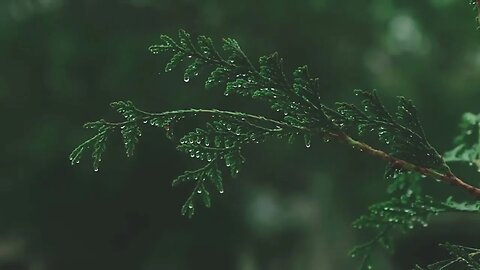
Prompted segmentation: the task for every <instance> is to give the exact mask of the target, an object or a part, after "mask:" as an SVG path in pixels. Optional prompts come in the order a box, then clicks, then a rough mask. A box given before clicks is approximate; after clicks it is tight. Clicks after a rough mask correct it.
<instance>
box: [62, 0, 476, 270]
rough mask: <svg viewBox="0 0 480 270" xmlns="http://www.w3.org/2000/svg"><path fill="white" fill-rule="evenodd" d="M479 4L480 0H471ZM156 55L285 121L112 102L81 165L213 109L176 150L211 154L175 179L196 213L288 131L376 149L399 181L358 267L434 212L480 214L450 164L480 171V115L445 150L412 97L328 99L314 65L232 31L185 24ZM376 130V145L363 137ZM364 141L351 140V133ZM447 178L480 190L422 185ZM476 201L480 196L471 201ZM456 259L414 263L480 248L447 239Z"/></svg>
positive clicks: (376, 213) (464, 257)
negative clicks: (248, 155) (261, 50)
mask: <svg viewBox="0 0 480 270" xmlns="http://www.w3.org/2000/svg"><path fill="white" fill-rule="evenodd" d="M470 3H471V4H472V5H473V6H474V7H475V8H478V1H476V0H474V1H470ZM149 50H150V52H151V53H152V54H160V53H162V54H164V53H165V54H171V55H172V57H171V59H170V61H169V62H168V63H167V64H166V66H165V72H169V71H171V70H173V69H174V68H176V67H178V66H179V65H184V66H186V68H185V70H184V75H183V80H184V81H185V82H189V81H190V80H191V79H193V78H194V77H196V76H197V75H199V73H200V72H205V70H209V71H208V73H209V76H208V78H207V79H206V81H205V88H207V89H209V88H215V87H221V88H223V89H224V95H226V96H229V95H240V96H243V97H247V98H252V99H257V100H260V101H263V102H264V103H265V104H266V105H267V106H269V107H270V108H271V109H272V110H274V111H277V112H282V113H283V117H281V118H279V119H273V118H268V117H265V116H262V115H253V114H249V113H246V112H237V111H221V110H217V109H184V110H175V111H167V112H161V113H151V112H146V111H143V110H141V109H139V108H137V107H136V106H135V105H134V104H133V102H131V101H118V102H113V103H111V107H112V108H113V109H114V110H115V111H117V112H118V113H119V114H120V115H121V116H122V117H123V120H122V121H118V122H108V121H106V120H104V119H101V120H98V121H95V122H90V123H87V124H85V128H89V129H93V130H94V131H95V135H94V136H92V137H91V138H90V139H88V140H86V141H84V142H83V143H82V144H80V145H79V146H78V147H76V148H75V149H74V150H73V151H72V153H71V154H70V160H71V162H72V164H76V163H79V161H80V159H81V158H82V157H83V155H85V153H86V152H87V151H90V152H91V157H92V161H93V169H94V170H95V171H97V170H98V169H99V165H100V162H101V160H102V155H103V153H104V152H105V150H106V147H107V141H108V138H109V137H110V136H112V135H113V134H114V133H119V134H120V135H121V137H122V139H123V142H124V146H125V152H126V155H127V156H131V155H133V153H134V150H135V146H136V144H137V143H138V142H139V139H140V137H141V136H142V128H143V127H144V126H146V125H151V126H154V127H160V128H162V129H163V130H164V131H165V133H166V136H167V137H168V138H170V139H171V140H172V141H176V140H175V136H174V134H175V130H176V126H177V125H180V124H181V122H182V120H184V119H186V118H198V117H204V116H208V119H210V120H208V121H206V123H205V125H204V126H203V127H197V128H195V129H194V130H192V131H191V132H189V133H187V134H184V135H183V136H182V137H181V138H180V139H179V140H178V146H177V149H178V150H179V151H181V152H184V153H186V154H187V155H189V156H190V157H191V158H194V159H199V160H201V161H203V166H201V167H200V168H194V169H190V170H186V171H185V172H184V173H183V174H181V175H180V176H178V177H177V178H176V179H174V180H173V183H172V185H173V186H177V185H180V184H188V185H191V186H192V192H191V194H190V195H189V196H188V198H187V199H186V201H185V203H184V204H183V206H182V209H181V213H182V214H183V215H186V216H188V217H192V216H193V215H194V214H195V211H196V209H197V208H198V204H199V203H201V204H203V205H204V206H206V207H210V206H211V204H212V203H211V195H210V193H211V192H212V191H215V192H218V193H223V192H224V189H223V185H224V182H223V178H224V174H225V173H226V172H228V173H229V174H230V175H231V176H236V175H238V174H239V172H240V170H241V169H242V165H243V163H244V162H245V160H246V159H245V157H244V156H243V152H242V149H243V148H244V147H245V146H246V145H248V144H255V143H261V142H264V141H267V140H273V139H280V140H283V141H286V142H290V143H291V142H292V141H293V140H295V139H296V138H301V139H303V140H304V142H305V146H306V147H310V140H311V137H313V136H321V137H323V138H324V140H325V142H329V141H335V142H339V143H343V144H347V145H350V146H351V147H352V148H354V149H356V150H359V151H362V152H366V153H369V154H371V155H373V156H375V157H378V158H381V159H383V160H385V161H386V163H387V166H386V169H385V178H386V179H391V180H392V181H391V184H390V185H389V187H388V189H387V193H388V194H389V195H390V199H389V200H387V201H384V202H379V203H376V204H374V205H372V206H370V207H369V209H368V212H367V213H366V214H365V215H363V216H361V217H360V218H358V219H357V220H356V221H355V222H354V224H353V227H354V228H356V229H370V230H373V231H375V234H374V235H373V237H372V238H371V240H370V241H368V242H366V243H364V244H361V245H358V246H356V247H354V249H353V250H352V251H351V252H350V254H351V256H352V257H353V258H359V260H360V262H359V264H360V269H372V267H373V262H372V256H371V254H372V252H373V251H374V250H375V249H376V248H384V249H386V250H388V251H392V250H393V245H394V238H395V236H396V235H398V232H401V233H407V232H408V231H409V230H411V229H414V228H415V227H417V226H421V227H426V226H428V224H429V221H430V219H431V218H432V217H434V216H437V215H441V214H444V213H451V212H463V213H470V214H476V215H478V214H479V213H480V202H479V201H478V199H479V198H480V190H479V189H477V188H475V187H474V186H472V185H469V184H467V183H465V182H464V181H463V180H461V179H459V178H458V177H456V176H455V175H454V174H453V172H452V170H451V169H450V167H449V165H448V164H449V163H451V162H466V163H468V164H470V165H475V166H477V167H478V168H479V170H480V115H475V114H472V113H465V114H464V115H463V117H462V120H461V123H460V133H459V135H458V136H457V137H456V138H455V140H454V144H455V145H454V148H453V149H452V150H450V151H448V152H446V153H445V154H444V155H441V154H440V153H439V151H438V150H436V149H435V148H434V147H433V146H432V145H431V144H430V143H429V142H428V140H427V136H426V133H425V131H424V130H423V127H422V124H421V121H420V119H419V116H418V112H417V110H416V108H415V106H414V105H413V102H412V101H411V100H409V99H407V98H405V97H398V106H397V108H396V109H395V110H394V111H390V110H388V109H387V108H386V107H385V106H384V105H383V103H382V101H381V99H380V98H379V96H378V93H377V92H376V91H364V90H355V91H354V94H355V95H356V96H358V97H359V99H360V101H359V104H360V105H355V104H350V103H344V102H337V103H334V105H331V102H327V101H324V100H323V98H322V89H320V87H319V83H318V79H317V78H315V77H314V76H312V75H311V74H310V71H309V69H308V67H307V66H301V67H298V68H297V69H295V70H293V71H286V70H285V69H284V66H283V59H282V58H281V57H280V56H279V55H278V54H277V53H272V54H268V55H265V56H262V57H260V59H259V60H258V63H255V62H253V61H251V60H250V59H249V58H248V57H247V56H246V54H245V53H244V51H243V50H242V49H241V47H240V46H239V44H238V43H237V41H236V40H234V39H232V38H225V39H223V41H222V50H219V49H217V47H216V46H215V43H214V42H213V40H212V39H211V38H209V37H206V36H198V37H196V38H194V37H192V36H191V35H190V34H189V33H188V32H186V31H184V30H180V31H179V33H178V37H177V38H174V37H171V36H168V35H162V36H161V37H160V43H159V44H155V45H152V46H150V47H149ZM372 134H373V135H374V137H375V138H377V142H376V145H379V147H380V148H381V150H380V149H376V148H373V147H372V146H370V145H369V144H367V143H365V142H363V141H362V140H361V139H362V138H368V137H371V135H372ZM357 136H358V137H359V138H360V139H359V140H357V139H353V137H357ZM426 177H427V178H430V179H432V180H436V181H437V182H446V183H450V184H453V185H455V186H456V187H458V188H462V189H465V190H466V191H468V192H470V193H471V194H472V195H474V197H466V198H463V199H462V200H461V201H460V202H457V201H455V200H454V199H453V198H452V197H449V198H444V199H441V198H435V197H434V196H432V195H431V194H429V193H428V191H426V190H424V189H423V187H422V186H423V183H422V182H423V181H424V180H423V178H426ZM472 199H473V200H472ZM442 246H443V247H444V248H445V249H446V250H447V251H448V252H449V254H450V255H451V258H448V259H445V260H442V261H439V262H437V263H433V264H431V265H428V266H426V267H425V268H423V267H422V266H418V265H417V266H415V269H418V270H421V269H430V270H432V269H437V270H440V269H458V267H459V265H463V266H465V267H467V268H468V269H477V270H479V269H480V256H479V255H480V250H479V249H476V248H470V247H464V246H461V245H455V244H450V243H446V244H442Z"/></svg>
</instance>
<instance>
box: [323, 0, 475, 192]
mask: <svg viewBox="0 0 480 270" xmlns="http://www.w3.org/2000/svg"><path fill="white" fill-rule="evenodd" d="M479 1H480V0H479ZM330 136H331V137H334V138H336V139H337V140H338V141H340V142H343V143H346V144H348V145H351V146H353V148H355V149H357V150H359V151H362V152H365V153H368V154H370V155H372V156H375V157H378V158H380V159H383V160H386V161H388V162H390V163H391V164H393V165H394V166H395V167H398V168H402V169H404V170H407V171H411V172H418V173H420V174H422V175H425V176H429V177H432V178H434V179H437V180H440V181H443V182H445V183H449V184H452V185H454V186H457V187H459V188H462V189H464V190H466V191H468V192H469V193H470V194H472V195H473V196H474V197H475V198H477V199H478V200H480V188H477V187H474V186H472V185H470V184H468V183H466V182H464V181H463V180H461V179H460V178H458V177H457V176H455V175H454V174H453V173H447V174H442V173H440V172H437V171H435V170H433V169H430V168H426V167H422V166H419V165H415V164H412V163H410V162H408V161H405V160H403V159H399V158H396V157H394V156H392V155H389V154H387V153H386V152H384V151H382V150H378V149H375V148H373V147H371V146H370V145H368V144H366V143H363V142H360V141H357V140H354V139H353V138H351V137H350V136H348V135H347V134H345V133H338V134H330Z"/></svg>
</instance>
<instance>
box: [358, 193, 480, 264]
mask: <svg viewBox="0 0 480 270" xmlns="http://www.w3.org/2000/svg"><path fill="white" fill-rule="evenodd" d="M448 212H458V213H474V214H479V213H480V203H478V202H477V203H475V204H466V203H458V202H455V201H453V199H452V198H448V199H447V201H445V202H439V201H436V200H434V199H433V198H432V197H430V196H424V195H419V194H415V193H414V192H413V191H412V190H411V189H407V190H406V193H405V194H404V195H402V196H400V197H398V198H396V197H394V198H391V199H390V200H388V201H385V202H381V203H377V204H374V205H372V206H370V207H369V212H368V214H366V215H363V216H361V217H360V218H358V219H357V220H356V221H355V222H354V223H353V227H354V228H357V229H366V228H370V229H374V230H377V231H378V233H377V234H376V235H375V236H374V237H373V238H372V239H371V240H370V241H368V242H366V243H364V244H362V245H359V246H357V247H355V248H354V249H353V250H352V252H351V254H352V255H353V256H352V257H357V256H358V255H362V258H363V259H362V267H363V265H364V264H365V261H367V259H368V258H370V256H371V253H372V252H373V251H374V249H376V248H377V247H384V248H385V249H387V250H389V251H391V250H392V249H393V248H392V246H393V232H394V231H400V232H402V233H405V232H407V231H408V230H412V229H414V227H415V226H416V225H421V226H422V227H427V226H428V222H429V221H430V219H431V217H433V216H437V215H439V214H442V213H448ZM385 228H388V230H385ZM448 262H449V261H447V263H448ZM368 265H371V264H370V263H368ZM361 269H363V268H361ZM428 269H430V268H428ZM432 269H436V268H432ZM442 269H443V268H442Z"/></svg>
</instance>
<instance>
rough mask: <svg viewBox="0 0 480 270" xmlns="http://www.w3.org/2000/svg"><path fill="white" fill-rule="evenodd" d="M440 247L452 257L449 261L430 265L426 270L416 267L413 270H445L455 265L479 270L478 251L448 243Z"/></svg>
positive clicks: (479, 251)
mask: <svg viewBox="0 0 480 270" xmlns="http://www.w3.org/2000/svg"><path fill="white" fill-rule="evenodd" d="M440 246H442V247H443V248H445V249H446V250H447V251H448V253H449V254H450V255H451V256H452V258H451V259H446V260H441V261H439V262H436V263H432V264H430V265H428V266H427V267H426V268H423V267H421V266H419V265H417V266H416V267H415V270H445V269H447V268H448V269H451V266H456V265H464V266H467V267H468V269H472V270H479V269H480V258H479V257H480V249H477V248H470V247H465V246H461V245H454V244H450V243H445V244H441V245H440ZM455 269H457V268H455Z"/></svg>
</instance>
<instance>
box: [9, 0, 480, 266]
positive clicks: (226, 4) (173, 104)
mask: <svg viewBox="0 0 480 270" xmlns="http://www.w3.org/2000/svg"><path fill="white" fill-rule="evenodd" d="M465 2H466V1H457V0H428V1H427V0H426V1H418V0H365V1H353V0H352V1H338V0H304V1H286V0H275V1H274V0H263V1H258V0H255V1H254V0H244V1H225V0H223V1H221V0H204V1H195V0H158V1H154V0H117V1H113V0H84V1H77V0H0V59H1V65H0V110H1V111H0V120H1V133H0V139H1V141H2V146H1V148H0V149H1V157H0V269H2V270H23V269H28V270H50V269H52V270H57V269H58V270H60V269H62V270H64V269H69V270H76V269H79V270H80V269H82V270H84V269H89V270H95V269H116V270H123V269H129V270H131V269H135V270H153V269H178V270H183V269H189V270H190V269H212V270H214V269H236V270H257V269H258V270H270V269H272V270H283V269H295V270H296V269H299V270H309V269H322V270H329V269H355V266H356V265H357V263H358V262H356V261H354V260H352V259H350V258H349V257H348V256H347V252H348V250H349V249H350V248H351V247H352V246H353V245H354V244H355V243H359V242H360V241H364V240H366V239H368V237H369V236H371V234H370V232H363V231H354V230H353V229H352V228H351V226H350V224H351V222H352V221H353V220H354V219H355V218H356V217H358V216H359V215H360V214H362V213H363V212H365V211H366V209H367V206H368V205H369V204H371V203H374V202H377V201H380V200H384V199H386V198H388V196H387V195H386V194H385V192H384V190H385V187H386V186H387V184H388V183H386V181H385V180H383V178H382V176H383V166H384V164H383V163H382V162H380V161H378V160H374V159H371V158H367V157H365V156H363V155H361V154H360V153H354V152H352V151H351V150H350V149H347V148H346V147H344V146H339V145H330V144H325V143H323V142H322V141H321V139H317V140H314V141H313V142H312V147H311V148H309V149H307V148H305V147H304V145H303V142H301V141H298V142H297V143H295V144H293V145H287V144H279V143H277V142H275V143H270V144H265V145H260V146H258V147H257V146H256V147H255V148H251V149H247V164H246V167H245V169H244V170H243V171H242V172H241V173H240V175H239V176H238V177H237V178H235V179H231V178H227V179H226V180H225V181H226V183H225V188H226V192H225V194H221V195H220V194H219V195H215V198H214V205H213V208H212V209H202V208H200V209H199V211H198V214H197V215H196V216H195V217H194V218H193V219H192V220H188V219H187V218H185V217H182V216H181V215H180V214H179V212H180V206H181V205H182V203H183V202H184V200H185V198H186V196H187V194H188V193H189V192H190V190H191V189H190V187H188V186H185V187H181V188H175V189H172V188H171V180H172V179H173V178H174V177H175V176H177V175H178V174H180V173H181V172H183V170H184V169H188V168H193V167H194V166H195V163H194V162H193V161H192V160H190V159H189V158H188V157H186V156H184V155H182V154H180V153H177V152H176V150H175V145H173V144H172V143H171V142H170V141H169V140H168V139H166V138H165V136H164V134H163V133H162V132H161V131H160V130H155V129H148V130H146V131H145V132H144V136H143V137H142V140H141V142H140V144H139V145H138V148H137V151H136V155H135V156H134V157H132V158H126V157H125V156H124V154H123V149H122V145H121V142H120V140H117V141H115V140H112V141H111V142H110V144H109V148H108V149H107V152H106V155H105V157H104V161H103V162H102V167H101V169H100V171H99V172H97V173H95V172H93V170H92V167H91V163H90V162H89V160H88V158H87V159H85V160H84V161H83V162H82V163H80V165H79V166H75V167H72V166H70V163H69V160H68V154H69V152H70V151H71V150H72V149H73V148H74V147H75V146H76V145H77V144H78V143H80V142H81V141H82V140H84V139H86V138H87V137H88V136H90V135H92V134H91V133H89V131H88V130H84V129H83V128H82V124H83V123H84V122H87V121H92V120H97V119H99V118H103V117H105V118H109V119H112V120H113V119H118V118H117V117H118V116H117V115H115V113H113V112H112V110H111V109H109V107H108V104H109V103H110V102H111V101H115V100H125V99H130V100H132V101H134V102H135V104H136V105H137V106H139V107H141V108H143V109H146V110H150V111H164V110H170V109H178V108H190V107H203V108H212V107H215V108H223V109H238V110H243V111H247V112H258V111H263V110H264V109H263V108H264V105H263V104H261V103H257V102H251V101H250V100H245V99H243V98H241V97H228V98H226V97H225V96H223V95H222V94H221V92H222V91H221V89H215V90H213V91H206V90H204V89H203V86H202V84H203V79H204V78H205V76H200V77H199V78H197V79H195V80H193V81H191V82H189V83H188V84H186V83H184V82H183V81H182V78H183V75H182V73H181V71H180V70H177V71H174V72H172V73H170V74H165V73H164V72H163V71H162V70H163V66H164V64H165V61H166V60H167V58H166V57H165V56H153V55H151V54H149V53H148V51H147V47H148V46H149V45H151V44H153V43H155V42H158V41H159V38H158V37H159V35H160V34H164V33H165V34H172V35H175V34H176V31H177V30H178V29H179V28H185V29H187V30H188V31H190V32H192V33H194V34H205V35H210V36H212V37H214V38H217V39H220V38H221V37H233V38H236V39H238V41H239V42H240V44H241V45H242V46H243V48H244V49H245V51H246V52H247V53H248V54H249V55H250V56H251V57H252V58H258V57H259V56H261V55H262V54H266V53H270V52H273V51H278V52H279V53H280V54H281V55H282V56H283V57H284V58H285V59H286V66H287V68H288V69H293V68H294V67H296V66H299V65H303V64H308V65H309V66H310V68H311V71H312V73H314V74H316V75H318V76H319V78H320V81H321V86H322V89H323V90H324V96H325V100H326V101H327V102H329V103H333V102H335V101H337V100H347V101H348V100H352V99H353V97H352V96H353V95H352V92H351V91H352V90H353V89H355V88H364V89H373V88H376V89H378V90H379V93H380V95H381V96H382V97H383V98H384V100H385V101H386V102H387V103H390V104H392V103H393V102H394V99H393V97H394V96H396V95H405V96H407V97H409V98H412V99H413V100H414V101H415V103H416V105H417V106H418V108H419V110H420V115H421V118H422V119H423V120H424V123H425V129H426V130H427V133H428V135H429V137H430V139H431V142H432V144H433V145H436V146H438V149H440V151H445V150H447V149H449V148H450V147H451V146H452V144H451V141H452V138H453V137H454V135H455V133H456V131H457V129H456V127H457V122H458V120H459V118H460V116H461V114H462V113H463V112H465V111H471V112H474V113H478V112H479V109H478V103H479V101H480V91H479V89H480V80H478V74H479V71H480V40H479V34H480V32H479V31H477V30H476V29H475V28H476V25H475V22H474V16H475V15H474V12H473V11H472V10H471V7H469V6H468V5H467V4H466V3H465ZM160 71H162V72H160ZM159 72H160V74H159ZM273 115H274V116H275V114H273ZM455 169H456V170H457V171H458V172H459V175H461V176H464V177H466V178H468V179H473V181H477V183H476V184H479V183H480V181H478V179H480V175H478V173H477V172H475V170H474V169H473V168H470V167H468V166H457V167H456V168H455ZM432 182H433V181H432ZM428 189H429V191H430V192H431V193H432V194H438V195H439V196H445V195H446V194H454V195H458V196H457V197H456V198H458V199H462V198H465V199H466V198H467V197H464V194H463V193H461V192H458V193H457V191H456V190H453V189H452V188H449V187H448V186H443V185H431V186H428ZM479 225H480V220H478V218H477V217H469V216H461V215H455V216H442V217H438V218H435V219H434V220H433V222H432V224H430V226H429V227H428V228H424V229H417V230H415V231H413V232H411V233H410V234H409V235H407V236H402V237H401V238H400V239H399V241H398V245H397V252H396V253H395V254H394V255H389V254H385V253H383V252H382V251H379V252H378V253H376V254H375V256H376V258H377V262H378V264H379V269H385V270H389V269H398V270H400V269H402V270H403V269H410V268H411V267H412V265H413V264H414V263H427V262H432V261H434V260H435V259H439V258H442V256H445V254H444V253H443V252H442V251H441V249H439V248H437V246H436V245H437V243H439V242H445V241H452V242H456V243H460V244H465V245H472V246H475V245H476V246H477V247H480V237H479V235H478V226H479ZM458 228H461V230H459V229H458Z"/></svg>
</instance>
